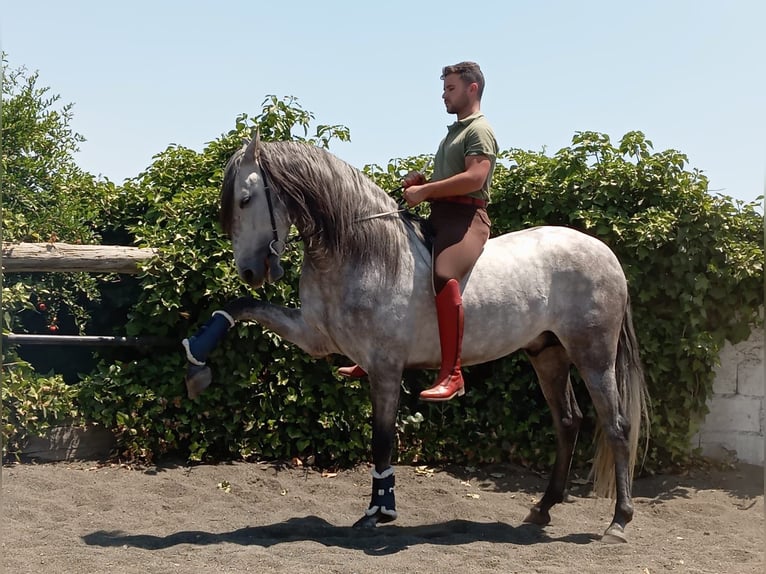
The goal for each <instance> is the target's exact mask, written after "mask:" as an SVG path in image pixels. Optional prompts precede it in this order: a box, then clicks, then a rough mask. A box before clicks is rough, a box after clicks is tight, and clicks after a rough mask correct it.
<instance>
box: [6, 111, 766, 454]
mask: <svg viewBox="0 0 766 574" xmlns="http://www.w3.org/2000/svg"><path fill="white" fill-rule="evenodd" d="M313 120H314V118H313V115H312V114H311V113H310V112H306V111H305V110H303V109H302V108H301V107H300V105H299V104H298V102H297V101H296V100H295V99H294V98H287V99H278V98H275V97H273V96H270V97H268V98H267V99H266V100H265V101H264V104H263V108H262V110H261V112H260V114H259V115H257V116H255V117H252V118H248V117H247V116H241V117H239V118H237V121H236V125H235V128H234V129H233V130H232V131H231V132H229V133H227V134H225V135H222V136H221V137H219V138H217V139H216V140H214V141H213V142H211V143H210V144H209V145H208V146H207V147H206V148H205V149H204V150H203V151H202V152H195V151H192V150H189V149H185V148H182V147H177V146H173V147H170V148H168V149H167V150H165V151H164V152H162V153H160V154H158V155H157V156H156V157H155V158H154V162H153V164H152V165H151V166H150V167H149V168H148V169H147V170H146V171H145V172H144V173H142V174H140V175H139V176H138V177H137V178H135V179H134V180H132V181H129V182H127V183H126V184H125V185H123V186H114V185H112V184H110V183H109V182H104V183H103V185H101V186H100V187H99V188H98V193H97V194H95V197H96V200H97V201H98V202H100V203H99V205H100V207H101V208H100V210H99V213H98V215H97V216H94V218H93V225H94V226H95V227H96V229H97V230H98V233H99V234H100V236H104V237H123V238H125V239H126V240H131V241H135V243H136V244H140V245H147V246H151V247H154V248H157V249H158V250H159V255H158V256H157V257H156V258H154V259H152V260H151V261H150V262H149V263H148V264H146V265H145V268H144V271H143V273H142V274H141V276H140V277H139V278H138V280H137V281H136V282H135V283H133V284H130V285H126V286H125V289H126V290H128V289H129V292H130V293H131V295H132V296H134V297H135V298H134V299H132V303H133V304H132V305H130V306H126V303H125V300H124V298H122V299H120V298H119V297H117V298H116V299H115V300H116V301H117V302H116V303H114V307H115V308H117V307H119V308H120V309H122V311H123V312H122V315H121V314H120V313H116V314H115V317H119V316H124V317H125V318H126V323H124V322H122V321H117V320H115V322H114V323H113V324H112V325H111V328H113V329H114V330H115V331H121V332H122V333H125V334H128V335H151V336H162V337H169V338H172V339H175V340H178V341H180V340H181V339H182V338H184V337H186V336H188V335H189V334H191V333H192V332H194V331H195V330H196V329H197V328H198V327H199V325H200V324H201V323H202V322H204V321H205V320H206V319H207V318H208V317H209V316H210V313H211V312H212V311H213V310H215V309H218V308H221V307H222V306H223V305H224V304H225V303H226V302H227V301H229V300H231V299H232V298H235V297H238V296H241V295H243V294H245V293H246V292H247V289H246V287H245V286H244V285H242V284H241V283H240V281H239V280H238V279H237V277H236V274H235V270H234V266H233V260H232V253H231V246H230V244H229V242H228V241H227V240H226V239H225V238H224V237H223V236H222V234H221V231H220V229H219V228H218V225H217V223H216V220H217V201H218V193H219V185H220V181H221V171H222V167H223V166H224V164H225V162H226V159H227V158H228V157H229V156H230V154H231V153H233V152H234V150H235V149H236V148H237V147H239V145H241V140H242V137H243V136H247V135H248V134H249V133H250V132H251V130H252V128H253V127H254V126H256V125H257V126H259V128H260V131H261V137H262V138H263V139H264V140H267V141H268V140H277V139H288V138H299V139H306V140H308V141H311V142H313V143H315V144H317V145H324V146H328V145H329V143H330V142H331V141H332V140H335V139H340V140H346V139H348V131H347V130H346V129H345V128H343V127H342V126H321V125H320V126H318V127H316V128H314V131H313V132H312V135H311V137H309V136H308V134H309V132H310V131H311V129H312V125H313ZM427 157H428V156H419V157H414V158H408V159H402V160H392V161H391V162H389V163H388V164H387V165H385V166H379V165H369V166H367V167H366V168H365V170H366V172H367V174H368V175H369V176H370V177H373V178H374V179H375V180H376V181H377V182H378V183H379V185H381V187H383V188H384V189H393V188H394V187H396V185H397V183H398V180H399V178H400V177H401V175H402V174H403V173H404V172H406V171H407V170H409V169H411V168H419V167H422V166H423V165H424V163H425V160H426V159H427ZM493 189H494V195H493V203H492V205H491V207H490V216H491V218H492V220H493V233H495V234H499V233H502V232H506V231H511V230H516V229H521V228H524V227H528V226H531V225H538V224H552V225H568V226H572V227H576V228H578V229H582V230H584V231H586V232H587V233H590V234H592V235H595V236H597V237H599V238H601V239H602V240H604V241H605V242H606V243H607V244H608V245H610V246H611V247H612V248H613V249H614V250H615V252H616V253H617V255H618V257H619V258H620V260H621V261H622V263H623V266H624V268H625V272H626V275H627V276H628V280H629V286H630V292H631V298H632V301H633V307H634V320H635V324H636V330H637V334H638V338H639V342H640V345H641V352H642V358H643V362H644V365H645V371H646V375H647V378H648V384H649V390H650V394H651V397H652V403H653V410H652V429H651V434H652V439H651V443H650V452H649V453H648V458H647V463H646V464H647V468H649V469H653V468H658V467H661V466H665V465H668V464H683V463H686V462H688V461H689V458H690V453H689V440H690V436H691V435H692V434H693V433H694V431H695V430H696V428H697V425H698V423H699V422H700V421H701V420H702V418H703V417H704V415H705V400H706V398H707V397H708V396H709V394H710V392H711V386H712V381H713V367H714V366H715V364H716V361H717V358H718V353H719V351H720V348H721V346H722V344H723V342H724V340H726V339H729V340H731V341H738V340H741V339H743V338H745V337H746V336H747V335H748V334H749V331H750V325H751V324H752V323H753V321H754V319H755V317H756V316H757V313H758V309H759V308H760V306H762V304H763V269H762V261H763V227H762V225H763V221H762V216H761V215H760V214H759V213H758V212H757V211H756V208H755V206H754V205H742V204H738V203H737V202H735V201H734V200H732V199H731V198H727V197H713V196H711V195H710V194H709V193H708V192H707V180H706V178H705V177H704V175H702V174H701V173H700V172H698V171H696V170H691V171H690V170H688V169H687V167H686V158H685V157H684V156H683V155H682V154H680V153H678V152H675V151H672V150H668V151H663V152H659V153H654V152H653V151H652V148H651V143H650V142H648V141H647V140H645V138H644V136H643V135H642V134H641V133H639V132H631V133H628V134H626V135H625V136H624V137H623V138H622V140H621V141H620V142H619V144H618V145H616V146H615V145H613V144H612V143H611V142H610V141H609V139H608V138H607V137H606V136H605V135H603V134H597V133H590V132H585V133H578V134H576V135H575V137H574V138H573V140H572V145H571V146H570V147H567V148H564V149H562V150H560V151H559V152H557V153H556V154H553V155H551V156H548V155H546V154H545V153H538V152H529V151H523V150H508V151H505V152H503V154H502V158H501V161H500V165H499V166H498V169H497V171H496V175H495V182H494V188H493ZM300 248H301V246H300V244H299V243H294V244H291V245H290V247H289V248H288V250H287V252H286V254H285V260H284V264H285V270H286V274H285V277H284V280H283V281H281V282H280V283H279V284H276V285H267V286H266V287H264V288H263V289H262V290H260V291H259V292H258V294H256V296H259V297H262V298H264V299H268V300H269V301H271V302H273V303H276V304H282V305H288V306H297V305H299V301H298V292H297V289H298V278H299V270H300V263H301V249H300ZM519 272H520V273H523V272H524V270H523V269H520V270H519ZM107 283H108V282H102V283H100V284H99V286H98V288H99V289H101V292H102V293H103V290H104V289H105V288H106V286H107ZM112 283H113V282H112ZM111 287H112V288H114V285H113V284H111ZM35 288H36V287H35V285H31V284H30V286H29V291H28V292H27V295H28V296H29V297H33V296H36V294H35ZM126 292H127V291H126ZM102 299H103V297H102ZM15 301H16V302H17V304H18V306H22V305H24V304H28V301H26V302H25V301H24V296H23V294H21V295H19V296H18V297H16V299H15ZM102 305H103V303H102ZM107 306H108V305H107ZM19 308H20V307H19ZM112 310H113V309H112ZM109 311H110V309H107V308H104V307H103V306H102V308H101V309H100V312H102V313H106V314H108V312H109ZM7 323H13V318H10V319H9V320H8V321H7ZM102 332H103V331H102ZM342 362H343V359H342V358H337V357H331V358H328V359H326V360H313V359H311V358H310V357H308V356H306V355H305V354H303V353H302V352H301V351H300V350H299V349H298V348H297V347H294V346H292V345H290V344H288V343H286V342H285V341H282V340H281V339H280V338H279V337H278V336H276V335H274V334H273V333H270V332H268V331H264V330H262V329H261V328H260V327H259V326H257V325H238V326H237V327H236V328H235V329H234V330H233V331H232V332H231V333H230V334H229V335H228V337H227V339H226V341H225V342H224V344H222V345H221V346H220V347H219V348H218V349H217V350H216V351H215V352H214V353H213V354H212V355H211V357H210V359H209V364H210V365H211V366H212V368H213V373H214V383H213V386H212V387H211V388H210V389H209V390H208V391H207V392H206V393H204V394H203V395H202V396H201V397H200V398H198V399H196V400H194V401H190V400H187V399H186V398H185V388H184V384H183V374H184V367H185V361H184V358H183V356H182V354H181V352H180V346H179V347H178V348H177V349H171V350H168V351H163V350H161V349H157V350H155V352H154V353H153V354H152V355H151V356H142V355H140V354H135V355H133V356H123V357H120V356H115V355H114V354H109V355H104V356H103V357H102V361H101V362H100V363H99V365H98V366H97V367H96V368H94V369H92V370H91V372H89V373H87V374H84V375H83V376H82V377H81V380H80V382H79V384H78V385H77V387H76V389H77V398H76V406H77V407H78V409H79V413H80V414H81V415H82V416H83V417H85V418H87V419H88V420H91V421H95V422H100V423H102V424H104V425H106V426H107V427H110V428H114V429H115V430H116V431H117V432H118V433H119V437H120V448H121V453H122V455H123V456H126V457H133V458H135V457H140V458H144V459H152V458H155V457H158V456H161V455H163V454H166V453H171V452H173V453H181V454H182V455H183V456H186V457H188V458H189V459H190V460H195V461H199V460H215V459H226V458H232V457H234V458H251V457H252V458H266V459H286V458H289V457H293V456H301V457H307V456H308V455H314V456H315V458H316V461H317V463H318V464H320V465H323V466H333V465H336V466H341V465H348V464H353V463H355V462H358V461H360V460H366V459H368V457H369V443H370V434H371V431H370V412H371V409H370V403H369V400H368V393H367V388H366V387H367V383H366V382H364V381H347V380H343V379H341V378H340V377H338V376H336V375H335V374H334V368H333V367H334V365H336V364H344V363H342ZM431 376H432V373H427V372H420V371H417V372H416V371H413V372H407V373H406V374H405V378H404V382H403V389H404V393H403V395H402V404H401V412H400V417H399V422H398V426H397V437H398V456H399V461H400V462H410V461H429V462H433V461H447V460H449V461H453V462H472V463H481V462H497V461H505V460H514V461H518V462H522V463H524V464H528V465H532V466H539V467H547V466H548V465H549V464H550V463H551V462H552V460H553V457H554V446H553V445H554V440H555V437H554V432H553V426H552V423H551V420H550V413H549V411H548V409H547V406H546V405H545V402H544V399H543V397H542V393H541V392H540V390H539V388H538V386H537V382H536V380H535V377H534V374H533V371H532V369H531V367H530V365H529V363H528V362H527V361H526V359H525V358H524V357H523V356H522V355H521V354H516V355H513V356H511V357H508V358H506V359H503V360H499V361H495V362H493V363H488V364H485V365H479V366H476V367H472V368H469V369H466V379H467V384H468V393H467V395H466V396H465V397H464V398H462V399H461V400H459V401H451V402H450V403H448V404H442V405H427V404H424V403H421V402H419V401H417V394H418V392H419V391H420V389H421V388H422V387H423V386H424V385H426V384H427V383H429V382H430V379H431ZM32 386H34V385H32ZM38 387H39V385H38ZM576 387H577V394H578V398H579V402H580V405H581V407H582V409H583V411H584V412H585V413H586V416H587V420H586V423H585V424H584V427H583V432H582V434H583V437H582V439H581V440H580V441H579V442H578V447H577V448H578V451H577V459H576V464H581V465H583V464H585V463H586V461H587V460H588V459H589V458H590V439H591V437H592V433H593V425H594V422H595V421H594V418H593V412H592V409H591V406H590V400H589V398H588V396H587V393H586V392H585V390H584V386H583V385H581V384H577V385H576ZM30 388H31V387H30ZM18 392H21V391H18ZM3 400H4V404H6V403H7V404H9V405H13V404H14V400H18V397H13V396H11V397H9V396H7V395H4V398H3Z"/></svg>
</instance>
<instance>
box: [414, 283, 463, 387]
mask: <svg viewBox="0 0 766 574" xmlns="http://www.w3.org/2000/svg"><path fill="white" fill-rule="evenodd" d="M436 317H437V319H438V322H439V342H440V343H441V349H442V366H441V369H440V370H439V375H438V376H437V377H436V383H435V384H434V385H433V386H432V387H431V388H430V389H426V390H425V391H423V392H422V393H420V399H421V400H423V401H433V402H439V401H448V400H450V399H451V398H453V397H455V396H458V397H461V396H463V395H464V394H465V388H464V386H465V384H464V383H463V374H462V373H461V372H460V352H461V350H462V347H463V298H462V297H461V296H460V284H459V283H458V282H457V281H456V280H454V279H450V280H449V281H447V284H446V285H445V286H444V288H443V289H442V290H441V291H439V293H438V294H437V295H436Z"/></svg>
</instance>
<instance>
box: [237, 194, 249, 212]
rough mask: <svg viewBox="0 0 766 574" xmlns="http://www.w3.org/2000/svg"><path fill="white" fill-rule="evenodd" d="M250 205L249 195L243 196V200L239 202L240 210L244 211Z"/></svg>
mask: <svg viewBox="0 0 766 574" xmlns="http://www.w3.org/2000/svg"><path fill="white" fill-rule="evenodd" d="M248 203H250V196H249V195H243V196H242V199H240V200H239V208H240V209H244V207H245V206H246V205H247V204H248Z"/></svg>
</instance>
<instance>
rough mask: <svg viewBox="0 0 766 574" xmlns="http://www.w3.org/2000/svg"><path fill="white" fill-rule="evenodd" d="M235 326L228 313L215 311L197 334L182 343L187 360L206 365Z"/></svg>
mask: <svg viewBox="0 0 766 574" xmlns="http://www.w3.org/2000/svg"><path fill="white" fill-rule="evenodd" d="M233 326H234V319H233V318H232V317H231V315H229V314H228V313H227V312H226V311H214V312H213V316H212V317H210V319H208V321H207V323H205V324H204V325H203V326H202V328H200V330H199V331H197V333H196V334H194V335H193V336H191V337H190V338H188V339H184V340H183V341H182V342H181V344H182V345H183V346H184V349H186V359H187V360H188V361H189V362H190V363H192V364H194V365H199V366H202V365H204V364H205V361H206V360H207V357H208V355H209V354H210V353H211V352H212V351H213V349H215V348H216V347H217V346H218V343H220V342H221V340H222V339H223V338H224V336H225V335H226V333H227V332H228V331H229V329H230V328H231V327H233Z"/></svg>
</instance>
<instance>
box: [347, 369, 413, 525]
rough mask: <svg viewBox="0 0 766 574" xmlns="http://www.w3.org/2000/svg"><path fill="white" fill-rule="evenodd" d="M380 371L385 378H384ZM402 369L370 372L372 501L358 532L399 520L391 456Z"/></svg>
mask: <svg viewBox="0 0 766 574" xmlns="http://www.w3.org/2000/svg"><path fill="white" fill-rule="evenodd" d="M381 371H383V374H382V375H381V374H380V373H381ZM401 373H402V369H401V368H380V367H378V368H371V369H369V375H370V393H371V399H372V459H373V462H374V463H375V467H374V468H373V469H372V497H371V499H370V506H369V507H368V508H367V510H366V511H365V513H364V516H362V518H360V519H359V520H357V521H356V523H355V524H354V527H355V528H374V527H375V526H377V525H378V524H383V523H385V522H391V521H392V520H396V516H397V514H396V499H395V495H394V467H393V466H391V454H392V451H393V447H394V432H395V429H396V413H397V410H398V408H399V391H400V388H401V387H400V385H401V378H402V377H401Z"/></svg>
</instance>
